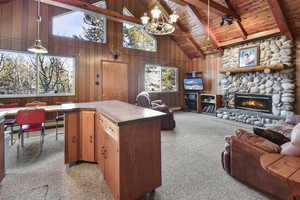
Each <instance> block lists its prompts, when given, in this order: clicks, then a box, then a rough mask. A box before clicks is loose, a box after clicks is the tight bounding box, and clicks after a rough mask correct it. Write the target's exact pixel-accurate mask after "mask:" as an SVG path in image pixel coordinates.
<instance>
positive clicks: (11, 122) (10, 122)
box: [0, 103, 18, 145]
mask: <svg viewBox="0 0 300 200" xmlns="http://www.w3.org/2000/svg"><path fill="white" fill-rule="evenodd" d="M17 107H18V104H17V103H12V104H5V105H0V109H2V108H3V109H5V108H17ZM15 123H16V119H15V118H12V119H5V120H4V126H5V129H6V128H10V130H11V131H10V143H11V145H13V144H14V136H13V134H14V125H15Z"/></svg>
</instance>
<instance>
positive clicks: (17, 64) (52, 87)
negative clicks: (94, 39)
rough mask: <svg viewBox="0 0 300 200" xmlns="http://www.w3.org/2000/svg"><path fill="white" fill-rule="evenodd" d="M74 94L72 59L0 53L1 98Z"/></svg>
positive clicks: (12, 52)
mask: <svg viewBox="0 0 300 200" xmlns="http://www.w3.org/2000/svg"><path fill="white" fill-rule="evenodd" d="M74 94H75V59H74V58H73V57H59V56H50V55H35V54H30V53H24V52H15V51H4V50H0V97H9V96H13V97H15V96H43V95H74Z"/></svg>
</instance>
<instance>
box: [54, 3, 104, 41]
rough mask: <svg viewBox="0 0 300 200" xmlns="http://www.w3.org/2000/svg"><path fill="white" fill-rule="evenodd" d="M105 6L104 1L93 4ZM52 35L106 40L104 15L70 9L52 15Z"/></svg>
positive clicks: (88, 39)
mask: <svg viewBox="0 0 300 200" xmlns="http://www.w3.org/2000/svg"><path fill="white" fill-rule="evenodd" d="M93 5H95V6H97V7H100V8H106V3H105V1H99V2H97V3H95V4H93ZM52 21H53V26H52V32H53V35H57V36H63V37H70V38H76V39H80V40H87V41H92V42H99V43H105V42H106V17H105V16H99V15H97V16H96V15H90V14H86V13H84V12H81V11H70V12H68V13H64V14H61V15H58V16H55V17H53V19H52Z"/></svg>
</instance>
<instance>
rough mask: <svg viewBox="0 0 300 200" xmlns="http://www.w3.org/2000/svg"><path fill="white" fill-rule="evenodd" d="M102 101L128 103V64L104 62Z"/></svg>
mask: <svg viewBox="0 0 300 200" xmlns="http://www.w3.org/2000/svg"><path fill="white" fill-rule="evenodd" d="M102 100H103V101H105V100H120V101H125V102H128V64H126V63H120V62H110V61H103V62H102Z"/></svg>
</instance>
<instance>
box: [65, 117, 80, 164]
mask: <svg viewBox="0 0 300 200" xmlns="http://www.w3.org/2000/svg"><path fill="white" fill-rule="evenodd" d="M79 129H80V127H79V113H76V112H72V113H66V114H65V163H66V164H69V163H74V162H76V161H78V160H79Z"/></svg>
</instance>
